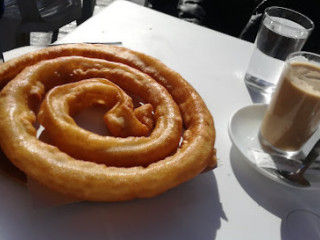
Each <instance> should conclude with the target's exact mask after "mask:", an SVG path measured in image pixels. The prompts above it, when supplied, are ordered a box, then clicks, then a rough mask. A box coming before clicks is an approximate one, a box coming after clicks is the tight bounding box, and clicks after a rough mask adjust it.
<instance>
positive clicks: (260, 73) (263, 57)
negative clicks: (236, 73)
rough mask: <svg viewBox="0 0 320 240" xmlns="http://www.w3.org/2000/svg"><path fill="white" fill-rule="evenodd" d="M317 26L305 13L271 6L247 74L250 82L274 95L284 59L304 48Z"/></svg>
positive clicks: (256, 41) (264, 91)
mask: <svg viewBox="0 0 320 240" xmlns="http://www.w3.org/2000/svg"><path fill="white" fill-rule="evenodd" d="M313 28H314V24H313V22H312V20H310V19H309V18H308V17H306V16H304V15H302V14H301V13H298V12H296V11H293V10H291V9H287V8H281V7H269V8H267V9H266V10H265V13H264V16H263V19H262V22H261V24H260V29H259V31H258V34H257V36H256V40H255V48H254V51H253V54H252V57H251V60H250V63H249V65H248V69H247V72H246V75H245V83H246V84H247V86H248V87H251V88H254V89H258V90H259V91H261V92H263V93H266V94H270V95H271V94H272V92H273V91H274V89H275V85H276V84H277V82H278V79H279V76H280V74H281V71H282V68H283V65H284V60H285V59H286V57H287V56H288V55H289V54H290V53H292V52H296V51H300V50H301V49H302V47H303V45H304V44H305V42H306V41H307V39H308V37H309V35H310V33H311V32H312V30H313Z"/></svg>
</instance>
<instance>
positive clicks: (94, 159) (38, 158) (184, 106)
mask: <svg viewBox="0 0 320 240" xmlns="http://www.w3.org/2000/svg"><path fill="white" fill-rule="evenodd" d="M87 79H89V80H87ZM106 79H107V80H106ZM83 80H84V81H83ZM109 81H110V82H112V83H109ZM65 84H71V85H65ZM87 84H89V85H87ZM90 84H91V85H90ZM0 85H2V86H5V87H4V88H3V89H2V90H1V92H0V146H1V148H2V149H3V151H4V153H5V154H6V156H7V157H8V158H9V159H10V161H12V162H13V164H15V165H16V166H17V167H18V168H19V169H21V170H22V171H24V172H25V173H26V174H27V175H29V176H30V177H32V178H34V179H36V180H37V181H39V182H40V183H42V184H44V185H46V186H48V187H50V188H52V189H54V190H56V191H58V192H61V193H63V194H66V195H70V196H73V197H77V198H80V199H83V200H91V201H124V200H130V199H135V198H148V197H153V196H156V195H158V194H160V193H162V192H164V191H166V190H168V189H171V188H173V187H175V186H177V185H179V184H181V183H183V182H185V181H187V180H189V179H191V178H193V177H194V176H196V175H197V174H199V173H201V172H202V171H203V170H204V169H205V168H207V167H213V166H215V165H216V158H215V150H214V142H215V129H214V124H213V119H212V116H211V114H210V112H209V111H208V109H207V107H206V105H205V104H204V102H203V100H202V99H201V97H200V96H199V94H198V93H197V92H196V91H195V90H194V89H193V88H192V87H191V86H190V85H189V84H188V83H187V82H186V81H185V80H184V79H183V78H182V77H181V76H180V75H179V74H178V73H176V72H174V71H173V70H171V69H170V68H168V67H167V66H165V65H164V64H163V63H161V62H160V61H158V60H156V59H155V58H152V57H150V56H147V55H145V54H142V53H138V52H135V51H132V50H129V49H126V48H123V47H117V46H105V45H90V44H71V45H64V46H58V47H50V48H46V49H42V50H40V51H36V52H34V53H32V54H27V55H24V56H21V57H18V58H16V59H13V60H11V61H9V62H6V63H4V64H2V65H1V66H0ZM60 85H62V86H61V87H59V86H60ZM64 85H65V86H64ZM56 86H58V87H57V88H55V87H56ZM70 88H71V89H73V88H75V89H74V91H76V92H74V93H72V90H71V91H70V92H69V90H70ZM50 89H53V90H52V91H50ZM68 89H69V90H68ZM48 91H50V92H49V93H48V94H47V95H48V96H47V98H46V99H45V100H44V101H43V98H44V96H45V94H46V93H47V92H48ZM63 91H66V92H65V94H63V93H61V92H63ZM86 91H88V96H87V95H86V94H85V92H86ZM99 91H100V93H99ZM106 92H110V95H108V97H104V96H103V95H104V93H106ZM124 92H129V93H130V94H132V95H136V96H138V97H139V98H141V99H143V101H144V102H145V103H146V104H145V105H143V106H141V107H140V108H137V109H133V106H132V102H131V100H130V99H129V98H128V96H126V95H125V94H124ZM90 95H93V96H94V97H93V100H89V99H91V98H90ZM121 95H123V96H121ZM123 97H124V98H123ZM57 99H62V101H55V100H57ZM79 99H85V101H79ZM108 99H109V100H108ZM42 101H43V102H42ZM41 102H42V106H41V110H40V113H39V115H40V118H39V119H40V121H41V122H42V123H43V125H44V126H45V127H46V128H47V129H48V132H49V135H50V136H51V138H52V139H53V142H54V143H55V145H50V144H48V143H44V142H42V141H40V140H38V139H37V137H36V132H37V130H36V128H35V127H34V125H35V122H36V115H37V109H38V107H39V105H40V104H41ZM61 103H66V104H61ZM94 103H98V104H107V105H108V107H109V108H110V109H111V111H109V114H110V115H109V117H108V113H107V114H106V115H105V120H106V122H107V124H110V125H109V128H113V127H112V126H115V127H114V129H115V130H114V131H115V134H116V135H117V134H118V133H117V131H118V132H120V133H119V134H120V135H121V136H120V135H119V136H120V137H119V136H118V137H116V136H101V135H98V134H94V133H91V132H88V131H87V130H84V129H81V128H80V127H78V126H77V125H76V124H75V123H74V121H73V119H72V117H71V116H72V114H73V113H74V112H77V111H80V110H81V109H83V108H85V107H87V106H88V105H90V104H94ZM77 104H78V105H77ZM121 104H122V105H121ZM119 105H120V106H119ZM150 105H151V106H152V107H151V106H150ZM123 107H124V108H126V111H125V113H123V112H122V111H120V110H121V108H123ZM127 107H128V108H127ZM57 110H58V111H57ZM122 120H123V121H122ZM108 122H109V123H108ZM110 122H111V123H110ZM127 124H128V125H127ZM182 124H183V126H184V131H183V133H182ZM134 125H137V126H139V128H141V129H145V130H142V131H141V132H139V131H140V130H139V131H138V132H139V133H136V132H135V130H134V131H133V130H132V129H131V127H132V126H134ZM128 126H130V127H128ZM153 126H154V128H153V129H152V130H151V132H150V134H149V131H150V129H151V128H152V127H153ZM50 129H51V130H52V131H50ZM121 132H124V134H123V133H121ZM125 135H129V136H128V137H125ZM181 137H182V141H181V143H180V145H179V141H180V139H181ZM87 138H89V139H88V141H87ZM59 139H60V140H61V139H71V140H72V141H70V142H69V143H67V144H66V145H64V144H65V143H64V142H60V140H59ZM79 139H81V140H79ZM84 145H85V146H86V149H83V150H82V149H81V148H82V146H84ZM63 146H65V147H63ZM79 149H81V152H80V151H79ZM93 155H96V156H93Z"/></svg>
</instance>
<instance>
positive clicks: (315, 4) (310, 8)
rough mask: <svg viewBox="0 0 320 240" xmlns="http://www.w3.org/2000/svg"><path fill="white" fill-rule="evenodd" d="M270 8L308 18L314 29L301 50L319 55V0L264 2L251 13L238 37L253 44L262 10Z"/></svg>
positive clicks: (268, 0) (275, 0)
mask: <svg viewBox="0 0 320 240" xmlns="http://www.w3.org/2000/svg"><path fill="white" fill-rule="evenodd" d="M271 6H279V7H285V8H290V9H293V10H295V11H297V12H300V13H302V14H304V15H306V16H307V17H309V18H310V19H311V20H312V21H313V22H314V24H315V28H314V30H313V32H312V33H311V35H310V37H309V39H308V40H307V42H306V44H305V46H304V47H303V49H302V50H305V51H310V52H314V53H320V14H319V11H320V1H319V0H304V1H301V0H264V1H261V3H260V4H259V5H258V6H257V7H256V9H255V10H254V11H253V13H252V16H251V18H250V20H249V21H248V23H247V25H246V26H245V27H244V29H243V30H242V32H241V33H240V35H239V37H240V38H241V39H244V40H247V41H250V42H254V41H255V37H256V35H257V32H258V30H259V26H260V23H261V20H262V17H263V13H264V10H265V9H266V8H268V7H271Z"/></svg>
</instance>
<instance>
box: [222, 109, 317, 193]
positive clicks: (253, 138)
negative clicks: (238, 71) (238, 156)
mask: <svg viewBox="0 0 320 240" xmlns="http://www.w3.org/2000/svg"><path fill="white" fill-rule="evenodd" d="M266 108H267V105H265V104H254V105H250V106H246V107H244V108H241V109H239V110H238V111H236V112H235V113H234V114H233V115H232V117H231V119H230V122H229V127H228V131H229V136H230V138H231V141H232V143H233V144H234V146H235V147H236V148H237V149H238V150H239V151H240V152H241V153H242V155H243V156H244V158H245V159H246V160H247V161H248V162H249V163H250V164H251V165H252V166H253V167H254V168H255V169H257V170H258V171H259V172H260V173H262V174H263V175H265V176H267V177H268V178H270V179H272V180H274V181H276V182H279V183H281V184H284V185H286V186H291V187H295V186H293V185H291V184H288V183H287V182H285V181H283V180H282V179H280V178H279V176H278V174H277V173H276V170H293V169H296V168H297V167H298V164H299V162H297V161H294V160H284V159H283V158H280V157H278V156H275V155H272V156H270V155H269V154H267V153H266V152H264V151H263V150H262V148H261V145H260V142H259V139H258V132H259V128H260V124H261V120H262V118H263V116H264V113H265V111H266ZM310 141H311V140H310ZM305 177H306V178H307V179H308V180H309V182H310V183H311V187H308V188H306V189H315V188H317V189H319V188H320V169H319V163H318V162H317V163H314V164H313V165H312V167H311V168H310V169H309V170H307V171H306V173H305Z"/></svg>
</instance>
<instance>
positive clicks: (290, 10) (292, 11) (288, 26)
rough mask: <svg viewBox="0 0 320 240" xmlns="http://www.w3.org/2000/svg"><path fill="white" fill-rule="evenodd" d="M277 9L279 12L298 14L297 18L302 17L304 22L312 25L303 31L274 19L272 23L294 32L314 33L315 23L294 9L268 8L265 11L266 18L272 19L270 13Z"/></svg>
mask: <svg viewBox="0 0 320 240" xmlns="http://www.w3.org/2000/svg"><path fill="white" fill-rule="evenodd" d="M276 9H278V10H284V11H287V12H290V13H294V14H296V15H297V16H300V17H302V18H304V20H306V21H307V22H309V23H310V27H308V28H307V27H306V28H305V29H301V28H297V27H293V26H290V25H287V24H284V23H281V22H279V21H277V20H274V19H272V21H273V22H275V23H276V24H278V25H283V26H286V27H287V28H289V29H292V30H297V31H304V32H310V31H312V30H313V29H314V22H313V21H312V20H311V19H310V18H309V17H307V16H306V15H304V14H302V13H300V12H298V11H295V10H293V9H290V8H285V7H279V6H271V7H268V8H266V9H265V11H264V15H265V17H268V18H270V17H271V16H272V15H270V14H269V13H268V12H269V11H270V10H276Z"/></svg>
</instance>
